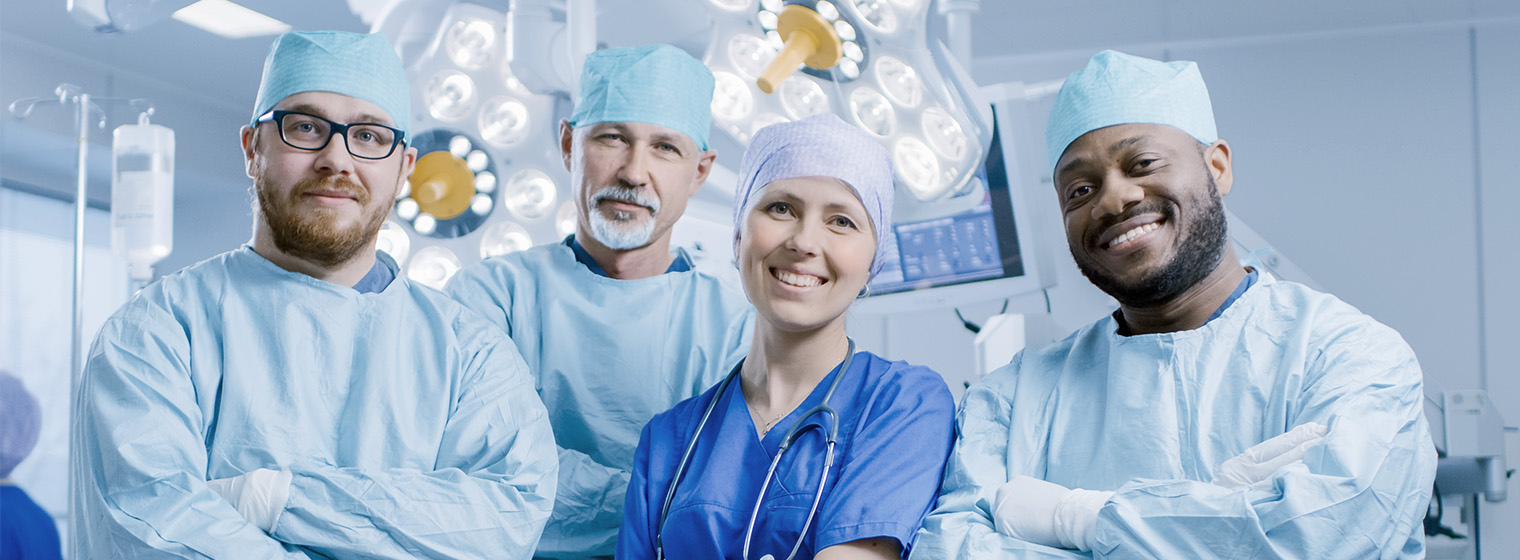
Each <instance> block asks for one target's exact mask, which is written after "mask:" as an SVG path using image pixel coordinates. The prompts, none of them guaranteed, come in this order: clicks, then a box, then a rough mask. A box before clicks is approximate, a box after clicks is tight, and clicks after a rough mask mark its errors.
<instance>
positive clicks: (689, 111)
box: [570, 45, 713, 151]
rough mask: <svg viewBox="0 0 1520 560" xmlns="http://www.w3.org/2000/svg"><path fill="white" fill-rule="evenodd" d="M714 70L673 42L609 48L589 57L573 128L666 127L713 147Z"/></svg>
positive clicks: (571, 116)
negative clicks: (637, 124)
mask: <svg viewBox="0 0 1520 560" xmlns="http://www.w3.org/2000/svg"><path fill="white" fill-rule="evenodd" d="M712 96H713V74H712V71H711V70H708V69H707V65H705V64H702V61H699V60H697V59H695V58H692V56H691V55H689V54H686V51H683V50H681V49H678V48H675V47H672V46H670V45H645V46H640V47H623V48H616V49H603V50H599V51H596V52H593V53H591V54H589V55H586V63H585V65H584V66H582V68H581V82H580V95H579V96H578V97H577V98H576V101H575V113H574V114H572V115H570V126H573V127H577V128H579V127H582V126H586V125H590V124H596V123H601V122H641V123H648V124H656V125H660V126H663V127H666V128H669V129H672V130H676V131H679V132H681V133H684V134H686V135H687V136H689V137H691V139H692V141H694V142H696V143H697V147H698V148H700V149H702V150H704V151H705V150H707V133H708V129H709V128H710V127H711V126H712Z"/></svg>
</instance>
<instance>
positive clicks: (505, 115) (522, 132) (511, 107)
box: [479, 97, 532, 148]
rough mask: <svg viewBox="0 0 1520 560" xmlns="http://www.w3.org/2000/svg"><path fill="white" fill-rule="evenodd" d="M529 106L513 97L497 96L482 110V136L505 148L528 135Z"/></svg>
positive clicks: (492, 143) (529, 121)
mask: <svg viewBox="0 0 1520 560" xmlns="http://www.w3.org/2000/svg"><path fill="white" fill-rule="evenodd" d="M531 122H532V120H531V119H530V118H529V117H528V106H527V105H523V102H522V101H518V100H517V99H516V98H513V97H497V98H495V99H492V100H490V101H487V102H486V105H485V108H483V109H481V110H480V123H479V125H480V137H481V138H482V139H484V140H485V141H486V142H488V143H490V144H491V145H493V146H497V147H500V148H505V147H508V146H511V145H513V144H516V143H518V142H521V141H523V139H524V138H527V137H528V125H529V124H530V123H531Z"/></svg>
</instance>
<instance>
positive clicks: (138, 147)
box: [111, 121, 174, 281]
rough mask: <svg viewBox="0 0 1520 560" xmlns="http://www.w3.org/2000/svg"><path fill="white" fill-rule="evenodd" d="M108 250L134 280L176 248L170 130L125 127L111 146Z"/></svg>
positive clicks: (149, 273)
mask: <svg viewBox="0 0 1520 560" xmlns="http://www.w3.org/2000/svg"><path fill="white" fill-rule="evenodd" d="M111 152H112V156H113V157H112V159H111V250H112V251H114V252H115V253H116V254H117V255H120V256H122V257H124V258H126V259H127V262H128V263H129V264H130V265H131V270H132V272H131V275H132V278H133V279H134V280H140V281H147V280H149V279H151V278H152V277H153V263H156V262H158V261H159V259H162V258H164V257H165V256H167V255H168V254H169V251H171V250H173V248H174V131H173V130H171V129H169V128H168V127H165V126H160V125H156V124H147V123H146V122H145V121H144V122H141V123H140V124H129V125H123V126H121V127H118V128H117V129H116V132H115V133H114V134H113V139H112V142H111Z"/></svg>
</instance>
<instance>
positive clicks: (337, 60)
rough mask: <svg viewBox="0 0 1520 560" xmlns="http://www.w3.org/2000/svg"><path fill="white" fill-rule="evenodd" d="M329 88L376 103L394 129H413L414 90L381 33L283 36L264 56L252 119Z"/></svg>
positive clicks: (335, 32) (394, 50)
mask: <svg viewBox="0 0 1520 560" xmlns="http://www.w3.org/2000/svg"><path fill="white" fill-rule="evenodd" d="M308 91H330V92H333V93H341V94H343V95H347V96H349V97H355V98H359V99H363V100H365V101H368V102H370V103H374V104H375V105H378V106H379V107H380V110H382V111H385V113H386V114H387V115H389V116H390V118H391V119H392V120H394V121H395V125H394V126H395V127H396V128H399V129H401V130H403V131H406V130H409V129H410V128H411V123H412V101H411V90H410V89H409V87H408V85H407V80H406V71H405V70H403V69H402V67H401V57H400V56H398V55H397V54H396V49H394V48H391V43H390V41H389V40H388V39H386V38H385V35H384V34H381V33H372V34H364V33H350V32H347V31H291V32H289V33H285V34H283V35H280V36H279V37H278V38H276V39H275V40H274V44H273V45H271V46H270V47H269V57H268V58H265V59H264V79H263V81H262V82H260V83H259V96H258V99H257V100H256V101H254V104H253V119H254V120H258V118H259V117H261V116H263V115H264V114H265V113H268V112H269V111H270V110H271V109H274V106H275V104H277V103H279V102H280V101H281V100H283V99H285V98H286V97H290V96H292V95H295V94H297V93H304V92H308Z"/></svg>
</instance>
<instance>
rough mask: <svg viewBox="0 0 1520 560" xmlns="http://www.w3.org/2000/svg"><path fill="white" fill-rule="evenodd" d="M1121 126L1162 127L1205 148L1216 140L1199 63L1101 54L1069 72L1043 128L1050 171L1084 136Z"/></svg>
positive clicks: (1217, 137)
mask: <svg viewBox="0 0 1520 560" xmlns="http://www.w3.org/2000/svg"><path fill="white" fill-rule="evenodd" d="M1120 124H1164V125H1168V126H1171V127H1174V128H1177V129H1179V130H1181V131H1183V132H1186V133H1188V135H1190V136H1192V137H1193V138H1195V139H1197V140H1198V141H1199V142H1203V143H1205V144H1212V143H1214V141H1215V140H1218V139H1219V133H1218V132H1217V131H1215V129H1214V107H1213V105H1212V104H1210V103H1209V89H1208V87H1206V86H1204V85H1203V76H1202V75H1201V74H1199V73H1198V65H1197V64H1194V63H1192V62H1189V61H1185V60H1179V61H1174V62H1161V61H1159V60H1151V59H1149V58H1141V57H1138V56H1131V55H1127V54H1124V53H1121V52H1116V51H1103V52H1100V53H1098V54H1095V55H1093V57H1092V60H1091V61H1088V63H1087V67H1086V68H1083V69H1081V70H1078V71H1076V72H1072V73H1071V76H1070V77H1067V78H1066V83H1065V84H1063V85H1062V86H1061V92H1060V93H1057V94H1056V102H1055V107H1053V108H1051V110H1050V125H1049V126H1047V127H1046V128H1045V149H1046V157H1048V158H1050V169H1051V170H1054V169H1055V167H1056V162H1057V161H1060V159H1061V154H1063V153H1065V152H1066V148H1067V147H1068V146H1071V143H1072V142H1075V141H1076V140H1077V138H1081V137H1082V135H1083V134H1087V133H1088V132H1092V131H1094V130H1097V129H1100V128H1105V127H1110V126H1114V125H1120Z"/></svg>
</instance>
